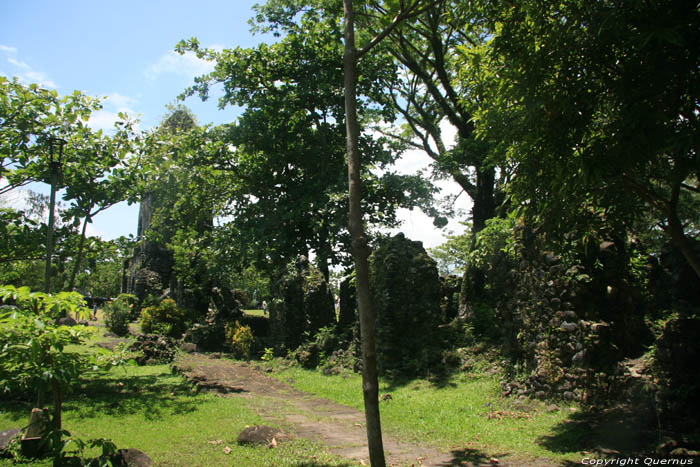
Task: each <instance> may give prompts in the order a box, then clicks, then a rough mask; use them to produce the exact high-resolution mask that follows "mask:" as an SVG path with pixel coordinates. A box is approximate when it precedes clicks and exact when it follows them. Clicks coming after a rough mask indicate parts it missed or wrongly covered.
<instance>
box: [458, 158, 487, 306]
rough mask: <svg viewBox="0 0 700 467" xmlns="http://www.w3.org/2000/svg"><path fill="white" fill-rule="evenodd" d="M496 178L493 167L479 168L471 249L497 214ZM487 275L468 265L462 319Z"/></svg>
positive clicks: (461, 303)
mask: <svg viewBox="0 0 700 467" xmlns="http://www.w3.org/2000/svg"><path fill="white" fill-rule="evenodd" d="M495 178H496V173H495V170H494V169H493V168H488V169H484V170H481V169H477V171H476V193H474V196H472V201H473V203H474V204H473V205H472V244H471V247H470V250H474V248H476V236H477V234H478V233H479V232H481V231H482V230H483V229H484V227H486V221H487V220H489V219H491V218H493V217H494V216H495V215H496V202H495V193H494V191H495V187H494V184H495ZM485 281H486V277H485V274H484V271H482V270H481V269H479V268H474V267H469V266H467V268H466V270H465V271H464V276H463V278H462V287H461V288H460V294H459V306H458V316H459V317H460V318H461V319H469V318H470V317H471V304H472V303H473V302H474V301H475V300H478V299H479V298H480V297H481V296H482V295H483V291H484V287H485Z"/></svg>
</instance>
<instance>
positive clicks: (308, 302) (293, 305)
mask: <svg viewBox="0 0 700 467" xmlns="http://www.w3.org/2000/svg"><path fill="white" fill-rule="evenodd" d="M271 293H272V296H273V299H272V301H271V303H270V304H269V305H268V306H269V310H270V332H271V335H272V340H273V342H274V346H275V349H276V350H277V352H278V353H284V352H286V351H289V350H294V349H296V348H297V347H299V345H301V344H302V343H303V342H304V339H305V336H308V337H313V335H314V334H315V333H316V332H318V330H319V329H320V328H322V327H324V326H329V325H331V324H334V323H335V306H334V304H333V303H334V302H333V294H332V293H331V291H330V288H329V287H328V283H326V281H325V279H324V278H323V274H321V272H320V271H319V270H318V269H317V268H316V267H314V266H313V265H312V264H310V263H309V261H308V260H307V259H306V258H305V257H303V256H300V257H298V258H297V259H296V260H295V261H293V262H292V263H290V264H289V265H288V266H287V267H286V268H285V270H284V271H282V272H281V273H280V275H279V278H278V279H277V280H276V281H274V283H273V284H272V286H271Z"/></svg>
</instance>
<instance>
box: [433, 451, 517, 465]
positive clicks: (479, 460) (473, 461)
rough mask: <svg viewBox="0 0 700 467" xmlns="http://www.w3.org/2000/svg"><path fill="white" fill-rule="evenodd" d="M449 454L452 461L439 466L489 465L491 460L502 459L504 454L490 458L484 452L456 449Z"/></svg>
mask: <svg viewBox="0 0 700 467" xmlns="http://www.w3.org/2000/svg"><path fill="white" fill-rule="evenodd" d="M450 454H452V459H451V460H450V461H448V462H447V463H442V464H438V465H440V466H445V467H447V466H452V465H455V466H457V465H459V466H464V465H489V464H491V459H493V458H494V457H495V458H499V457H503V456H505V455H506V454H498V455H493V456H490V455H488V454H486V453H485V452H482V451H479V450H478V449H469V448H465V449H456V450H454V451H450Z"/></svg>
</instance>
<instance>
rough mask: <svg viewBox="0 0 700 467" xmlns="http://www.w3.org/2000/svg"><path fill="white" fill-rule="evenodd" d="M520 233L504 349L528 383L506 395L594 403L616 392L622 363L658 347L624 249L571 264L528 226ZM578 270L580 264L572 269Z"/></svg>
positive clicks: (502, 307)
mask: <svg viewBox="0 0 700 467" xmlns="http://www.w3.org/2000/svg"><path fill="white" fill-rule="evenodd" d="M519 229H520V231H519V232H518V231H516V236H517V238H519V244H518V252H519V256H520V258H521V261H520V264H519V265H518V266H517V267H516V268H514V269H512V270H511V271H510V273H509V275H510V277H509V281H510V283H511V287H510V288H511V290H512V293H511V294H508V295H506V296H504V297H503V300H502V301H501V302H500V303H499V304H498V305H497V310H498V319H499V322H500V323H501V329H502V336H503V341H504V349H505V350H506V352H507V353H508V354H509V355H510V356H511V358H512V359H513V361H514V362H516V363H515V365H516V369H517V370H518V372H519V373H520V374H521V375H522V374H525V375H526V377H525V379H524V381H521V382H519V383H517V382H508V383H507V385H506V386H507V387H506V392H508V393H511V392H514V393H517V394H527V395H533V396H536V397H539V398H544V397H559V398H563V399H566V400H580V401H593V400H594V399H596V398H608V396H609V393H610V392H611V391H613V390H614V388H615V384H616V375H618V374H619V371H620V369H619V363H620V362H621V360H622V359H623V358H625V357H637V356H639V355H641V354H642V353H643V351H644V349H645V346H646V345H648V344H650V343H651V334H650V333H649V331H648V329H646V327H645V325H644V322H643V316H644V312H643V311H644V310H643V306H644V304H643V301H642V300H641V299H640V297H638V296H636V294H635V293H634V287H632V286H631V285H630V282H631V279H630V277H629V275H628V274H627V272H626V270H625V268H626V265H627V264H628V258H626V256H625V254H624V252H623V251H622V247H621V246H619V245H618V243H615V242H612V241H607V240H606V241H600V242H599V243H598V244H595V246H590V247H589V248H588V249H587V254H586V255H583V256H578V257H576V256H572V257H575V258H577V259H578V261H572V260H571V259H570V260H569V262H568V263H565V261H564V260H563V259H562V258H561V257H559V256H558V255H556V254H555V253H553V252H547V251H542V249H541V248H540V246H541V243H540V242H539V240H538V239H537V237H536V236H534V235H530V236H528V235H529V233H530V232H528V231H527V230H526V227H524V226H520V227H519ZM571 263H574V264H571Z"/></svg>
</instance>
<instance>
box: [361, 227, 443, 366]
mask: <svg viewBox="0 0 700 467" xmlns="http://www.w3.org/2000/svg"><path fill="white" fill-rule="evenodd" d="M370 290H371V293H372V303H373V306H374V312H375V315H376V341H377V363H378V367H379V371H380V373H383V374H410V375H420V374H426V373H428V372H429V371H430V370H431V368H435V366H436V365H438V362H439V361H440V348H441V345H440V344H441V342H440V341H441V339H440V328H439V326H440V324H442V323H443V321H444V320H443V317H442V314H441V311H440V299H441V284H440V278H439V276H438V270H437V265H436V263H435V261H434V260H433V259H432V258H431V257H430V256H428V254H427V253H426V251H425V249H424V248H423V244H422V243H421V242H414V241H411V240H409V239H407V238H406V237H405V236H404V235H403V234H398V235H396V236H395V237H392V238H388V239H385V240H383V241H381V242H380V243H379V245H378V247H377V248H376V250H375V251H374V253H373V254H372V256H371V257H370Z"/></svg>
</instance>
